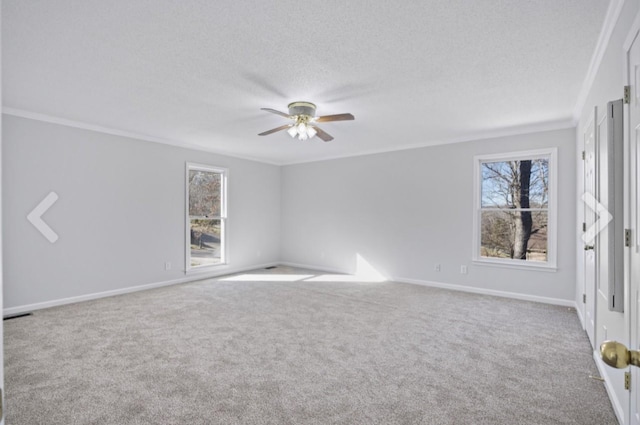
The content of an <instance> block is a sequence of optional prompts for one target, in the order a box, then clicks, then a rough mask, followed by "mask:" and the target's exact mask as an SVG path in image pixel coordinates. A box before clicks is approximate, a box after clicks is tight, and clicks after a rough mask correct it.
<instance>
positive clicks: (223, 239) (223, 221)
mask: <svg viewBox="0 0 640 425" xmlns="http://www.w3.org/2000/svg"><path fill="white" fill-rule="evenodd" d="M193 170H195V171H205V172H212V173H218V174H220V215H219V216H215V217H199V216H198V217H196V216H194V218H199V219H203V218H204V219H210V220H220V262H219V263H215V264H208V265H203V266H195V267H194V266H192V265H191V218H192V217H191V215H189V172H190V171H193ZM228 178H229V170H228V169H226V168H222V167H216V166H213V165H207V164H199V163H195V162H186V163H185V185H184V187H185V203H184V208H185V273H201V272H206V271H211V270H213V269H215V268H219V267H221V266H227V265H228V254H227V239H228V235H227V229H228V215H227V204H228V199H227V180H228Z"/></svg>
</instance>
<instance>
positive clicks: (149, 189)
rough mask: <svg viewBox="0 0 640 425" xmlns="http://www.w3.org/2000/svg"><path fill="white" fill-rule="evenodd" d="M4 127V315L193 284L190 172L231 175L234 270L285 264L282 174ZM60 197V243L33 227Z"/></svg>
mask: <svg viewBox="0 0 640 425" xmlns="http://www.w3.org/2000/svg"><path fill="white" fill-rule="evenodd" d="M3 119H4V123H3V150H4V152H3V158H2V160H3V163H2V173H3V175H2V179H3V181H4V186H3V192H2V195H3V215H4V217H3V219H4V221H3V227H4V235H3V236H4V238H3V244H4V265H5V267H4V296H5V298H4V308H5V310H6V309H13V310H16V309H17V310H19V309H20V307H21V306H29V305H32V304H40V303H45V304H46V303H48V302H51V301H55V300H60V299H67V298H70V297H78V296H84V295H88V294H96V293H101V292H105V291H114V290H121V289H123V288H129V287H135V286H139V285H147V284H154V283H159V282H167V281H173V280H177V279H182V278H185V273H184V264H185V246H184V244H185V225H184V221H185V209H184V202H185V181H184V180H185V177H184V176H185V162H187V161H189V162H198V163H204V164H211V165H215V166H219V167H226V168H228V169H229V187H228V196H229V210H228V211H229V220H228V237H229V241H228V258H229V262H230V266H229V267H228V268H227V269H226V270H228V271H232V270H237V269H247V268H252V267H256V266H260V265H264V264H271V263H274V262H277V261H278V260H279V258H280V252H279V237H280V236H279V234H280V229H279V223H280V168H279V167H277V166H273V165H267V164H262V163H258V162H253V161H247V160H242V159H237V158H230V157H225V156H221V155H215V154H210V153H204V152H198V151H193V150H187V149H183V148H178V147H172V146H167V145H161V144H157V143H151V142H145V141H140V140H134V139H129V138H125V137H120V136H113V135H108V134H103V133H98V132H93V131H88V130H81V129H77V128H71V127H66V126H62V125H57V124H51V123H45V122H41V121H35V120H30V119H25V118H18V117H14V116H10V115H4V116H3ZM51 191H55V192H56V193H57V194H58V195H59V200H58V201H57V202H56V203H55V204H54V205H53V206H52V207H51V208H50V210H49V211H47V212H46V213H45V215H44V217H43V218H44V220H45V221H46V222H47V223H48V224H49V225H50V226H51V227H52V228H53V229H54V231H55V232H57V233H58V235H59V237H60V238H59V239H58V241H57V242H56V243H55V244H51V243H49V242H48V241H47V240H46V239H45V238H44V237H43V236H42V235H41V234H40V233H39V232H38V230H36V229H35V228H34V226H32V225H31V223H29V221H27V218H26V216H27V214H28V213H29V212H30V211H31V210H32V209H33V208H34V207H35V206H36V205H38V203H39V202H40V201H41V200H42V199H43V198H44V197H45V196H46V195H47V194H48V193H49V192H51ZM166 261H169V262H171V263H172V270H170V271H165V269H164V264H165V262H166Z"/></svg>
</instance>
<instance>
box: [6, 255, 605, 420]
mask: <svg viewBox="0 0 640 425" xmlns="http://www.w3.org/2000/svg"><path fill="white" fill-rule="evenodd" d="M255 273H270V274H269V275H268V276H265V277H264V278H263V277H261V276H260V275H258V274H255V275H247V276H240V277H232V278H231V279H229V278H220V279H217V280H206V281H201V282H195V283H190V284H183V285H176V286H170V287H165V288H160V289H156V290H150V291H145V292H137V293H133V294H128V295H123V296H117V297H112V298H105V299H101V300H97V301H90V302H84V303H79V304H74V305H67V306H62V307H56V308H51V309H47V310H40V311H36V312H34V314H33V316H29V317H24V318H19V319H13V320H8V321H6V322H5V323H4V325H5V374H6V384H5V385H6V414H7V416H6V417H7V424H8V425H36V424H47V425H49V424H61V425H71V424H114V425H116V424H117V425H124V424H189V425H197V424H225V425H226V424H438V425H440V424H464V425H467V424H510V425H515V424H579V425H589V424H594V425H596V424H597V425H606V424H617V421H616V419H615V416H614V414H613V410H612V409H611V405H610V403H609V400H608V398H607V395H606V392H605V389H604V387H603V384H602V382H599V381H596V380H593V379H590V378H589V375H590V374H592V375H597V369H596V367H595V364H594V362H593V359H592V358H591V353H590V347H589V343H588V342H587V338H586V335H585V333H584V332H583V331H582V329H581V328H580V325H579V322H578V319H577V317H576V313H575V311H573V310H572V309H568V308H566V307H557V306H549V305H544V304H538V303H531V302H524V301H517V300H510V299H503V298H496V297H489V296H481V295H474V294H467V293H461V292H451V291H446V290H441V289H435V288H427V287H421V286H415V285H407V284H400V283H390V282H380V283H371V282H368V283H367V282H353V281H352V282H340V281H326V280H331V279H322V278H315V279H314V278H311V279H306V278H305V279H304V280H299V279H302V277H301V276H316V275H317V273H314V272H311V271H306V270H293V269H289V268H285V267H279V268H277V269H274V270H269V271H268V272H267V271H264V270H262V271H256V272H255ZM334 279H335V278H334ZM338 280H339V279H338Z"/></svg>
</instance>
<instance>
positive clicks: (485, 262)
mask: <svg viewBox="0 0 640 425" xmlns="http://www.w3.org/2000/svg"><path fill="white" fill-rule="evenodd" d="M471 262H472V263H473V264H475V265H477V266H483V267H503V268H507V269H519V270H529V271H540V272H548V273H556V272H557V271H558V268H557V267H556V266H555V265H549V264H535V263H527V264H519V263H513V262H511V261H500V260H489V259H479V258H474V259H473V260H472V261H471Z"/></svg>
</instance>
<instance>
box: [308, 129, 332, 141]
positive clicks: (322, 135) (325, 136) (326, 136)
mask: <svg viewBox="0 0 640 425" xmlns="http://www.w3.org/2000/svg"><path fill="white" fill-rule="evenodd" d="M312 127H313V129H314V130H315V131H317V134H316V136H318V137H319V138H321V139H322V140H324V141H325V142H330V141H332V140H333V136H332V135H330V134H329V133H327V132H326V131H324V130H323V129H321V128H320V127H316V126H315V125H313V126H312Z"/></svg>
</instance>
